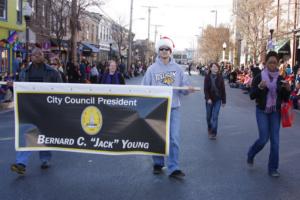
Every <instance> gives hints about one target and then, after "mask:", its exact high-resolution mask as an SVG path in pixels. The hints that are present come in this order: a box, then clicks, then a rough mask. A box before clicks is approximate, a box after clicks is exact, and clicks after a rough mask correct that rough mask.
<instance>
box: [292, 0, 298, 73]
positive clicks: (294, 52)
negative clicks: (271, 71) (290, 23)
mask: <svg viewBox="0 0 300 200" xmlns="http://www.w3.org/2000/svg"><path fill="white" fill-rule="evenodd" d="M297 11H298V0H295V13H294V30H293V56H292V68H293V67H294V66H295V63H296V51H297V47H296V28H297V15H298V12H297Z"/></svg>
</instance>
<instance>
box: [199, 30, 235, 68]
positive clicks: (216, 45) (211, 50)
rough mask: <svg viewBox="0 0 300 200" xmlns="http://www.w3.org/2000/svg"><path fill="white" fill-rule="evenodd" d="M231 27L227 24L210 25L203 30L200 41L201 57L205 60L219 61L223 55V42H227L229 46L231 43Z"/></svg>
mask: <svg viewBox="0 0 300 200" xmlns="http://www.w3.org/2000/svg"><path fill="white" fill-rule="evenodd" d="M229 37H230V33H229V28H227V27H225V26H222V25H221V26H220V27H217V28H215V27H212V26H208V27H207V28H206V29H204V30H203V33H202V36H201V38H200V40H199V42H200V57H201V58H202V60H205V62H206V63H207V62H210V61H214V62H218V61H220V58H221V56H222V51H223V47H222V45H223V43H224V42H226V44H227V46H230V43H229Z"/></svg>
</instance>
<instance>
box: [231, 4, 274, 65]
mask: <svg viewBox="0 0 300 200" xmlns="http://www.w3.org/2000/svg"><path fill="white" fill-rule="evenodd" d="M234 14H235V15H236V16H237V22H236V23H237V29H238V30H239V32H240V33H241V35H242V38H243V39H245V40H246V43H247V48H248V47H249V49H250V54H251V55H252V59H253V62H256V61H257V60H258V56H261V55H262V54H264V53H265V51H266V42H267V40H268V24H269V23H270V21H271V20H272V19H274V16H275V14H276V7H275V6H274V5H273V0H259V1H257V0H240V1H238V7H237V9H236V10H235V11H234Z"/></svg>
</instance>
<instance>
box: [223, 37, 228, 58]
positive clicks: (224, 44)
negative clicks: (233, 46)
mask: <svg viewBox="0 0 300 200" xmlns="http://www.w3.org/2000/svg"><path fill="white" fill-rule="evenodd" d="M226 48H227V44H226V42H224V43H223V62H224V61H225V50H226Z"/></svg>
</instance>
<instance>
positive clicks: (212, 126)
mask: <svg viewBox="0 0 300 200" xmlns="http://www.w3.org/2000/svg"><path fill="white" fill-rule="evenodd" d="M221 104H222V101H221V100H217V101H215V102H212V104H208V103H207V102H206V120H207V128H208V130H210V131H211V133H212V134H214V135H217V132H218V118H219V112H220V108H221Z"/></svg>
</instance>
